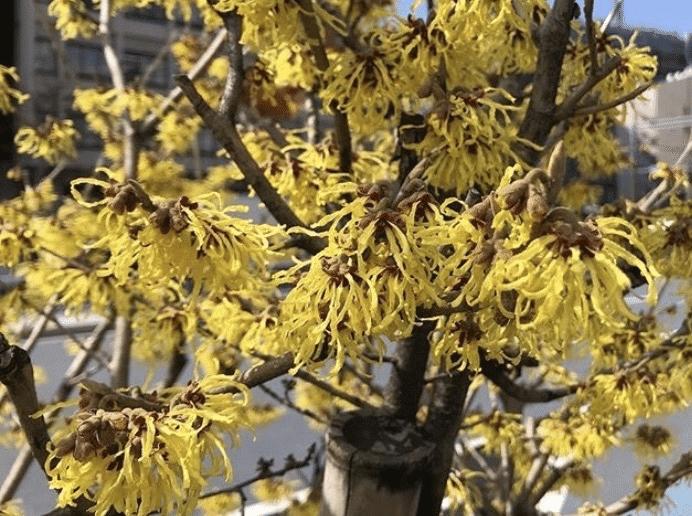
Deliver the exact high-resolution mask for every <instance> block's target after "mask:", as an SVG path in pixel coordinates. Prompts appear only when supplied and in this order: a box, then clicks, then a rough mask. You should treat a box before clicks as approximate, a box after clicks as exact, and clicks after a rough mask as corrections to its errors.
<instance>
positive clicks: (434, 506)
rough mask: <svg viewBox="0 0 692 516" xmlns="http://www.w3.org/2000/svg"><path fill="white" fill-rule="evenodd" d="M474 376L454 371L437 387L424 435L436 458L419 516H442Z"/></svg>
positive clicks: (425, 479) (423, 490) (426, 481)
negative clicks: (458, 435) (449, 477)
mask: <svg viewBox="0 0 692 516" xmlns="http://www.w3.org/2000/svg"><path fill="white" fill-rule="evenodd" d="M471 380H472V373H471V372H470V371H469V370H468V369H466V370H463V371H454V372H453V373H451V374H450V376H449V377H447V378H444V379H443V380H442V381H440V382H437V383H436V390H435V394H434V396H433V398H432V401H431V403H430V408H429V412H428V417H427V420H426V422H425V426H424V432H425V435H426V437H427V438H428V440H430V441H431V442H432V443H433V444H434V445H435V450H434V452H433V458H432V461H431V463H430V466H429V468H428V471H427V472H426V474H425V476H424V477H423V485H422V488H421V495H420V501H419V502H418V512H417V516H429V515H430V514H439V512H440V506H441V505H442V499H443V498H444V493H445V486H446V485H447V477H448V476H449V471H450V469H451V467H452V462H453V460H454V442H455V440H456V436H457V434H458V433H459V427H460V426H461V422H462V421H463V418H464V406H465V403H466V394H467V393H468V390H469V386H470V385H471Z"/></svg>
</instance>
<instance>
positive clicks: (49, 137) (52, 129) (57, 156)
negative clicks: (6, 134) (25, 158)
mask: <svg viewBox="0 0 692 516" xmlns="http://www.w3.org/2000/svg"><path fill="white" fill-rule="evenodd" d="M77 136H78V133H77V131H76V130H75V128H74V123H73V122H72V120H54V119H52V118H47V119H46V121H45V122H43V124H41V125H40V126H39V127H36V128H34V127H28V126H24V127H21V128H20V129H19V131H17V134H16V135H15V137H14V143H15V144H16V145H17V152H20V153H22V154H29V155H30V156H32V157H34V158H39V159H44V160H46V161H47V162H48V163H50V164H52V165H55V164H56V163H58V162H59V161H62V160H65V159H68V158H74V157H75V156H76V155H77V150H76V149H75V146H74V141H75V138H76V137H77Z"/></svg>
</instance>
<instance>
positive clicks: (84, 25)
mask: <svg viewBox="0 0 692 516" xmlns="http://www.w3.org/2000/svg"><path fill="white" fill-rule="evenodd" d="M48 15H49V16H52V17H54V18H55V28H56V29H58V30H59V31H60V35H61V36H62V38H63V39H74V38H86V39H89V38H91V37H92V36H93V35H94V34H96V30H97V28H98V26H97V24H96V22H95V21H94V20H92V19H91V18H90V17H89V13H88V12H87V8H86V5H85V4H84V2H83V1H82V0H51V2H50V4H48Z"/></svg>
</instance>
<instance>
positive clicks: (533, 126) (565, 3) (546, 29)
mask: <svg viewBox="0 0 692 516" xmlns="http://www.w3.org/2000/svg"><path fill="white" fill-rule="evenodd" d="M573 4H574V2H573V0H556V1H555V3H554V5H553V8H552V9H551V10H550V12H549V13H548V15H547V16H546V18H545V20H544V21H543V23H542V24H541V26H540V27H539V28H538V30H537V33H536V36H537V39H538V62H537V65H536V72H535V74H534V81H533V89H532V91H531V99H530V100H529V107H528V110H527V112H526V116H525V117H524V120H523V121H522V123H521V127H520V129H519V136H520V137H522V138H525V139H527V140H530V141H532V142H533V143H535V144H537V145H543V143H544V142H545V140H546V138H547V137H548V135H549V134H550V131H551V130H552V128H553V126H554V125H555V120H556V119H555V98H556V96H557V88H558V85H559V83H560V74H561V71H562V61H563V58H564V56H565V49H566V48H567V42H568V41H569V33H570V20H571V19H572V13H573ZM519 152H520V155H521V157H522V158H523V159H524V160H525V161H526V162H527V163H529V164H535V163H536V161H537V160H538V157H539V155H540V151H538V150H536V149H534V148H532V147H528V146H522V147H520V149H519Z"/></svg>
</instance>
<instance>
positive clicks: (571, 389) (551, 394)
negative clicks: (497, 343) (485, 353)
mask: <svg viewBox="0 0 692 516" xmlns="http://www.w3.org/2000/svg"><path fill="white" fill-rule="evenodd" d="M501 367H502V366H501V365H500V364H498V363H497V362H495V361H491V360H483V361H482V369H481V371H482V372H483V374H484V375H485V376H486V377H487V378H488V379H489V380H490V381H492V382H493V383H494V384H495V385H497V386H498V387H499V388H500V389H502V391H503V392H504V393H505V394H508V395H509V396H511V397H512V398H514V399H516V400H519V401H523V402H525V403H546V402H548V401H553V400H557V399H560V398H564V397H565V396H569V395H570V394H574V393H575V392H577V390H578V388H579V386H578V385H576V384H574V385H568V386H566V387H556V388H554V389H547V388H546V389H529V388H526V387H524V386H523V385H520V384H518V383H516V382H513V381H512V380H511V379H510V378H509V377H508V376H507V375H505V374H504V373H503V371H502V369H501Z"/></svg>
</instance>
